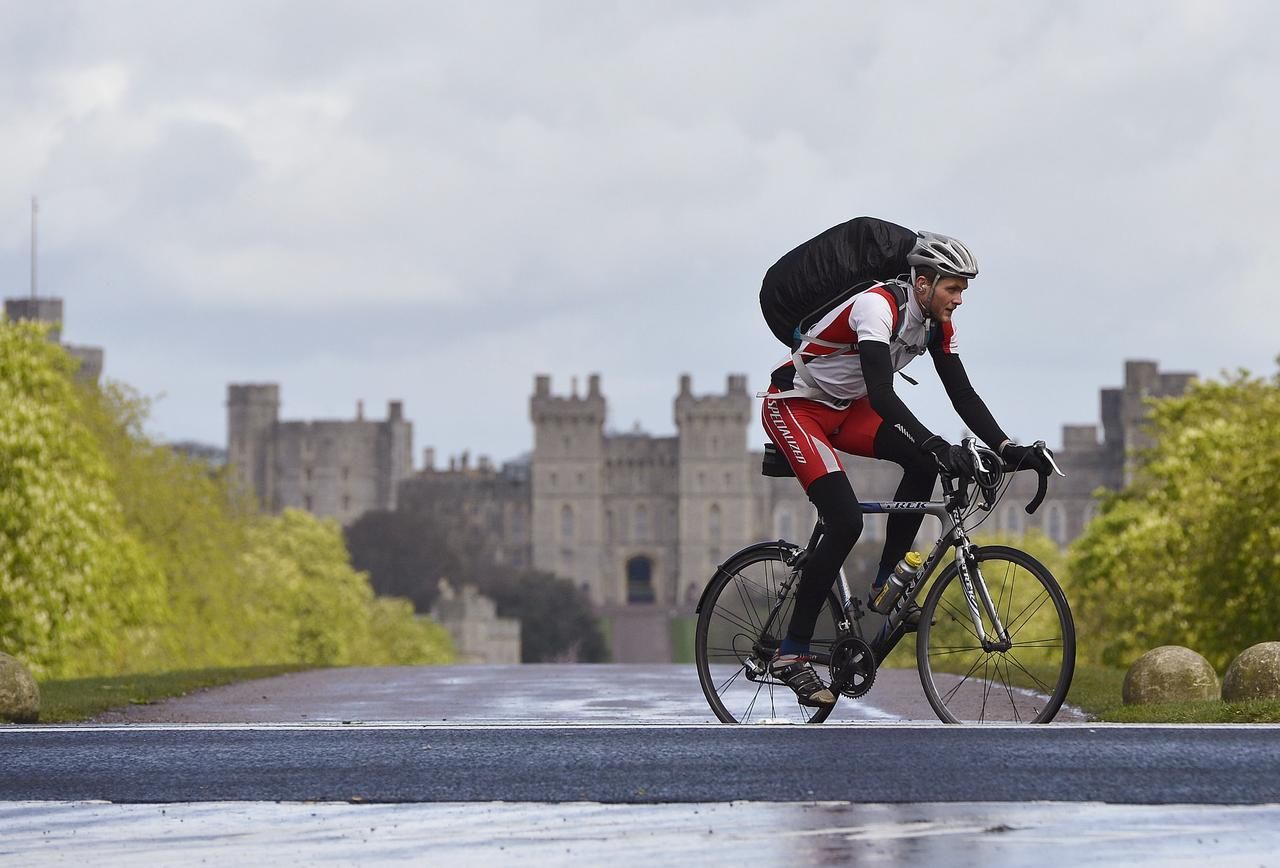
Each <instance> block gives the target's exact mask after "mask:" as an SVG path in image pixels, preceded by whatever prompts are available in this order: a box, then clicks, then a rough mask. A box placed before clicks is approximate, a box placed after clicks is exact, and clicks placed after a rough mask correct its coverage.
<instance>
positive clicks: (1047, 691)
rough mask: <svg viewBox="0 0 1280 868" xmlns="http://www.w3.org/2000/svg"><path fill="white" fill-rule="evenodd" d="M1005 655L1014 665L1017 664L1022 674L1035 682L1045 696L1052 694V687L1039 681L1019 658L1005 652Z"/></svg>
mask: <svg viewBox="0 0 1280 868" xmlns="http://www.w3.org/2000/svg"><path fill="white" fill-rule="evenodd" d="M1005 656H1006V657H1007V658H1008V659H1009V660H1011V661H1012V662H1013V665H1014V666H1017V667H1018V668H1019V669H1021V670H1022V672H1023V674H1024V675H1026V676H1027V677H1028V678H1030V679H1031V680H1032V681H1034V682H1035V683H1036V686H1038V687H1039V688H1040V691H1041V692H1042V693H1043V694H1044V695H1045V696H1053V688H1051V687H1050V686H1049V685H1047V684H1045V683H1044V682H1043V681H1041V680H1040V678H1039V676H1037V675H1036V674H1035V673H1033V672H1032V671H1031V670H1030V669H1028V668H1027V667H1025V666H1023V665H1022V661H1021V660H1019V659H1018V658H1017V657H1014V656H1013V654H1006V655H1005Z"/></svg>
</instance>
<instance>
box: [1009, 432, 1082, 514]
mask: <svg viewBox="0 0 1280 868" xmlns="http://www.w3.org/2000/svg"><path fill="white" fill-rule="evenodd" d="M1024 449H1025V450H1026V452H1025V453H1017V452H1015V451H1014V450H1024ZM1015 455H1018V458H1017V459H1015V458H1014V456H1015ZM1004 456H1005V458H1004V460H1005V463H1007V464H1009V465H1010V469H1011V470H1016V469H1018V468H1019V467H1020V466H1021V467H1024V468H1030V469H1034V470H1035V471H1036V474H1037V475H1038V476H1039V477H1040V482H1039V484H1038V485H1037V486H1036V496H1035V497H1033V498H1031V502H1030V503H1028V504H1027V507H1026V509H1027V515H1030V514H1031V513H1033V512H1035V511H1036V510H1037V509H1039V508H1040V503H1041V502H1042V501H1043V500H1044V496H1045V494H1046V493H1047V492H1048V491H1049V476H1050V475H1051V474H1053V473H1056V474H1058V475H1059V476H1066V475H1067V474H1065V473H1063V472H1062V470H1061V469H1060V468H1059V467H1058V463H1057V462H1056V461H1054V460H1053V451H1052V450H1050V449H1049V447H1048V446H1046V445H1045V443H1044V441H1043V440H1037V441H1036V442H1035V443H1032V444H1031V445H1030V446H1018V445H1016V444H1013V443H1007V444H1005V447H1004ZM1019 459H1021V460H1019ZM1023 461H1025V463H1022V462H1023Z"/></svg>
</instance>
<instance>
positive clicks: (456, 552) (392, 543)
mask: <svg viewBox="0 0 1280 868" xmlns="http://www.w3.org/2000/svg"><path fill="white" fill-rule="evenodd" d="M346 537H347V546H348V547H349V548H350V550H351V559H352V562H353V563H354V564H355V565H356V567H357V568H359V569H365V570H368V571H369V574H370V578H371V581H372V583H373V587H374V588H375V589H376V590H377V591H378V593H380V594H385V593H393V594H396V595H399V596H404V597H408V598H409V599H411V600H413V602H414V605H415V606H416V607H417V609H418V611H419V612H427V611H430V609H431V606H432V605H434V603H435V601H436V597H437V595H438V593H439V591H438V583H439V580H440V579H441V578H447V579H449V580H450V581H452V582H453V583H454V584H456V585H463V584H471V585H475V586H476V587H477V589H479V590H480V592H481V593H483V594H485V595H486V596H488V597H490V598H492V599H493V601H494V603H495V604H496V606H497V608H498V614H499V615H501V616H503V617H507V618H518V619H519V620H520V622H521V629H520V636H521V639H520V656H521V659H522V660H523V661H524V662H526V663H540V662H550V661H553V660H578V661H582V662H599V661H602V660H605V659H607V658H608V652H607V650H606V648H605V642H604V636H603V634H602V633H601V632H600V626H599V623H598V622H597V620H596V618H595V616H594V615H593V613H592V611H591V604H590V601H589V600H588V599H587V598H586V596H585V595H584V594H583V593H582V592H581V591H579V590H578V589H577V588H576V587H575V586H574V585H573V583H572V582H569V581H567V580H564V579H559V578H557V577H555V576H553V575H551V574H549V573H543V572H538V571H521V570H515V569H512V568H510V567H506V566H502V565H499V564H495V563H493V562H492V561H491V560H489V559H488V552H491V551H493V549H494V548H495V546H494V545H492V544H490V543H489V542H487V541H485V540H482V539H477V538H476V537H475V536H474V534H470V535H468V536H466V537H464V538H463V540H462V541H461V542H459V541H458V539H457V538H456V537H455V536H453V535H452V534H450V533H449V532H448V531H447V530H446V528H444V527H442V526H441V524H440V523H439V522H438V520H437V519H436V518H435V517H433V516H432V515H429V514H426V513H423V512H418V511H408V510H395V511H390V510H378V511H373V512H368V513H365V514H364V515H363V516H361V517H360V518H359V519H357V520H356V521H355V522H353V523H352V524H351V526H350V527H348V528H347V530H346Z"/></svg>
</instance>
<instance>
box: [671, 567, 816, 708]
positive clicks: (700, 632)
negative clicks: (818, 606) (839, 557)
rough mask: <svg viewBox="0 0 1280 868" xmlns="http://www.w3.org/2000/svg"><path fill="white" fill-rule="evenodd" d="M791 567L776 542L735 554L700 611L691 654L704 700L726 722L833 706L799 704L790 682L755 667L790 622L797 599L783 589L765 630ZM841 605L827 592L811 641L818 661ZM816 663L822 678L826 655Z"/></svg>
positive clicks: (779, 639)
mask: <svg viewBox="0 0 1280 868" xmlns="http://www.w3.org/2000/svg"><path fill="white" fill-rule="evenodd" d="M790 571H791V568H790V567H789V566H787V564H786V563H785V562H784V561H783V560H782V558H781V556H780V555H779V554H778V551H777V549H774V550H772V551H771V552H770V551H756V552H751V553H749V554H746V555H743V556H742V557H739V558H734V559H732V560H731V561H730V562H729V563H728V564H726V565H725V570H724V572H723V573H719V574H717V576H716V578H714V579H712V582H713V584H712V586H711V587H710V588H709V589H708V591H707V595H706V599H705V600H704V602H703V605H702V611H701V613H700V614H699V616H698V629H697V634H696V638H695V643H694V645H695V648H694V658H695V660H696V662H697V666H698V681H699V682H700V683H701V685H702V692H703V694H704V695H705V696H706V698H707V703H708V704H709V705H710V706H711V710H712V711H713V712H715V715H716V717H717V718H718V719H719V720H721V721H722V722H724V723H821V722H822V721H824V720H826V719H827V717H828V716H829V715H830V714H831V710H832V707H827V708H806V707H804V706H802V705H800V703H799V702H798V701H797V700H796V695H795V693H793V692H792V690H791V688H789V687H787V686H786V685H785V684H783V683H782V682H780V681H777V680H775V679H773V678H770V677H769V676H768V675H767V674H757V671H756V670H758V669H759V668H760V667H761V666H762V665H763V664H766V663H767V662H768V655H769V654H770V653H771V649H774V648H776V647H777V644H778V642H780V641H781V638H782V636H783V635H784V634H785V633H786V628H787V624H788V623H790V620H791V611H792V607H793V602H794V600H793V598H792V597H791V596H788V598H787V600H786V601H785V602H784V603H783V606H782V608H781V610H780V611H779V612H778V615H777V617H775V618H774V620H773V623H772V624H771V625H770V629H769V631H768V632H767V633H766V632H764V627H765V623H766V621H767V620H768V618H769V615H770V613H771V612H772V611H773V607H774V606H775V605H777V602H778V588H779V586H780V585H781V584H782V582H783V580H785V579H786V577H787V575H788V574H789V573H790ZM838 611H839V604H838V603H837V602H836V598H835V595H834V594H829V595H828V597H827V601H826V602H825V603H823V605H822V610H821V611H820V612H819V613H818V624H817V629H816V630H815V631H814V636H813V642H812V644H811V646H810V647H811V650H812V651H813V653H814V655H815V656H817V657H819V658H820V660H821V661H825V660H829V659H830V651H831V646H832V644H833V643H834V642H835V638H836V613H837V612H838ZM757 649H760V650H757ZM762 651H763V653H761V652H762ZM814 669H815V670H816V671H817V673H818V676H819V678H821V679H822V681H823V683H824V684H827V683H828V682H829V673H828V672H827V666H826V663H825V662H815V663H814Z"/></svg>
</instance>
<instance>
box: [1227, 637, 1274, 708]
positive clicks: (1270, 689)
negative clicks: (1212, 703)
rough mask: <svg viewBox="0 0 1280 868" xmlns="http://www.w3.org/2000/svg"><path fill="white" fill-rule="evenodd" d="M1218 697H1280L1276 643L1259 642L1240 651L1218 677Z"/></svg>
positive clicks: (1235, 700) (1229, 698)
mask: <svg viewBox="0 0 1280 868" xmlns="http://www.w3.org/2000/svg"><path fill="white" fill-rule="evenodd" d="M1222 698H1223V699H1224V700H1226V701H1227V702H1241V701H1242V700H1246V699H1280V642H1260V643H1259V644H1257V645H1254V646H1253V647H1252V648H1246V649H1245V650H1244V651H1241V652H1240V654H1239V656H1237V657H1236V659H1235V660H1232V661H1231V665H1230V666H1228V667H1227V674H1226V677H1224V678H1223V679H1222Z"/></svg>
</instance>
